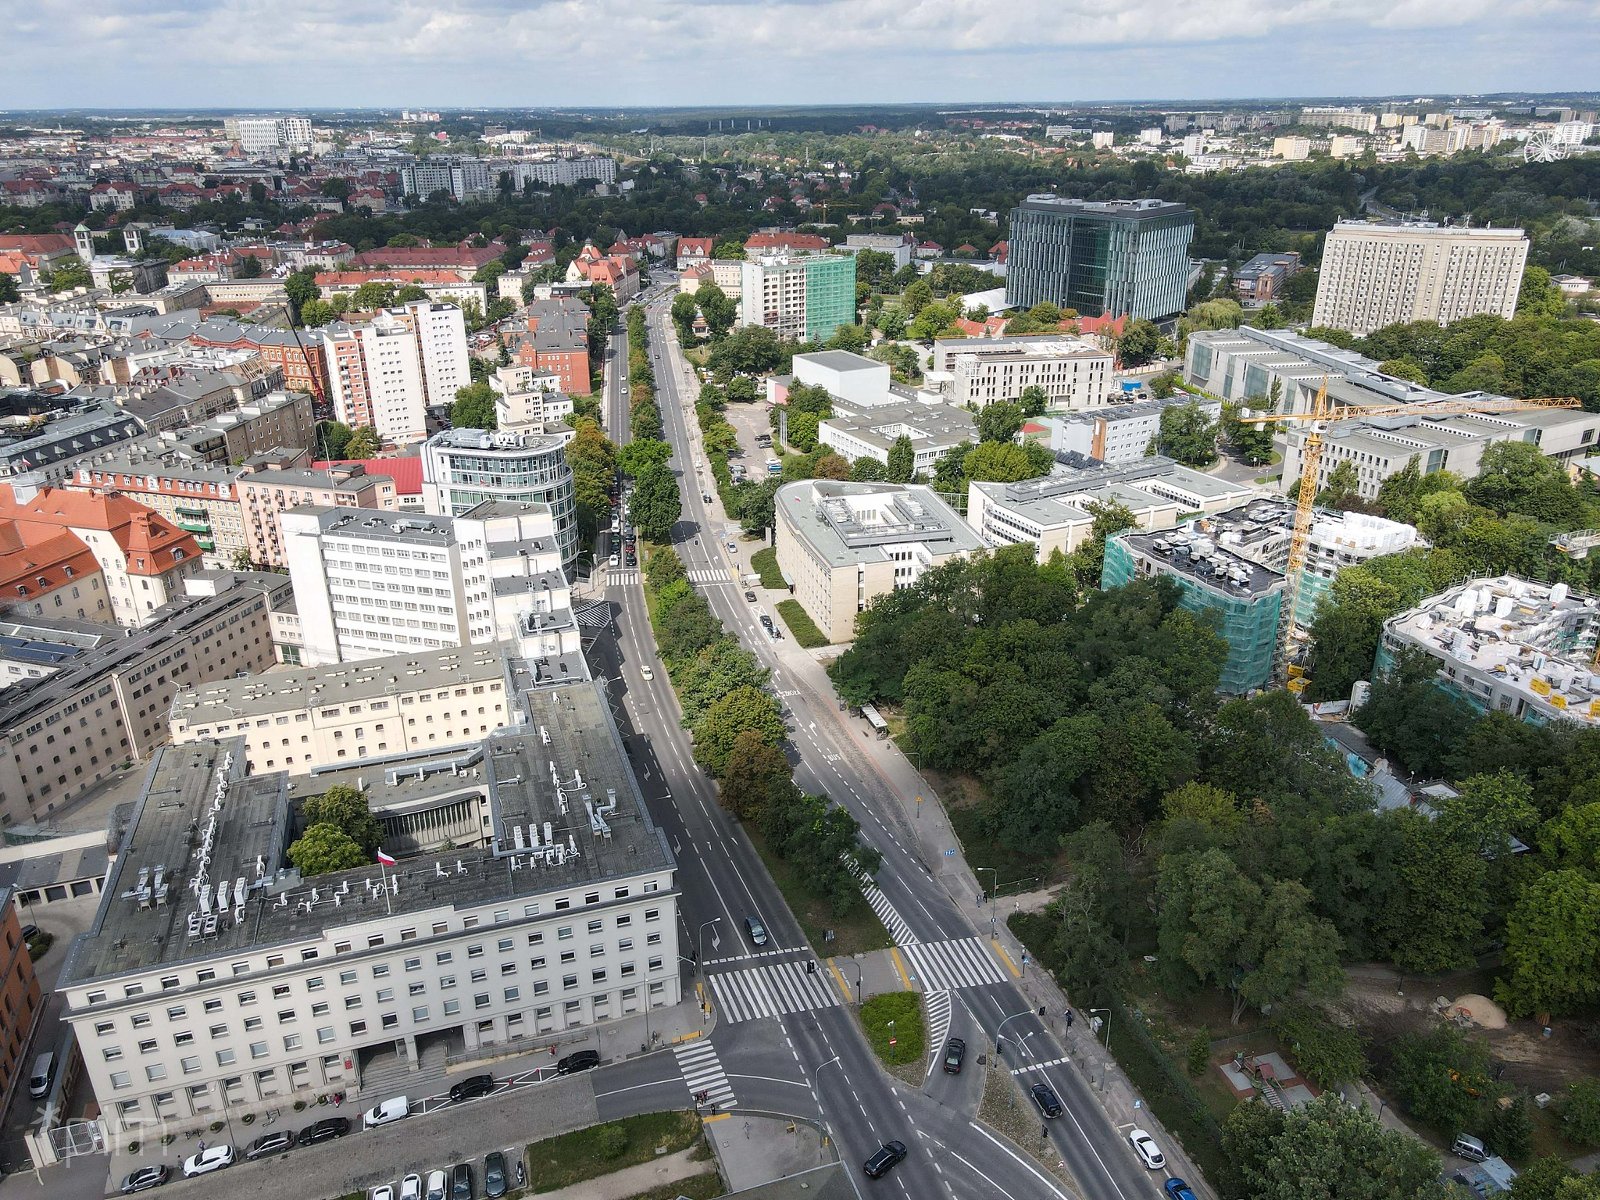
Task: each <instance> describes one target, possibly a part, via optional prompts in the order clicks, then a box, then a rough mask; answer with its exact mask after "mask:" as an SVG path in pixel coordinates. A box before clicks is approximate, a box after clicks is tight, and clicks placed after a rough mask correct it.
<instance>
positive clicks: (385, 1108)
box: [365, 1096, 411, 1129]
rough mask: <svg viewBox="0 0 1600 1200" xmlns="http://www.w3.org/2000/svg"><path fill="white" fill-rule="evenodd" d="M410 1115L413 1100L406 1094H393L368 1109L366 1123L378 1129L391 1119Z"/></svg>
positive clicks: (369, 1127)
mask: <svg viewBox="0 0 1600 1200" xmlns="http://www.w3.org/2000/svg"><path fill="white" fill-rule="evenodd" d="M410 1115H411V1101H410V1100H408V1099H406V1098H405V1097H404V1096H392V1097H390V1098H389V1099H388V1100H385V1101H384V1102H383V1103H382V1104H378V1105H375V1106H374V1107H372V1108H369V1109H368V1110H367V1113H366V1121H365V1124H366V1127H367V1128H368V1129H376V1128H377V1127H378V1126H379V1125H387V1124H389V1122H390V1121H398V1120H400V1118H402V1117H407V1116H410Z"/></svg>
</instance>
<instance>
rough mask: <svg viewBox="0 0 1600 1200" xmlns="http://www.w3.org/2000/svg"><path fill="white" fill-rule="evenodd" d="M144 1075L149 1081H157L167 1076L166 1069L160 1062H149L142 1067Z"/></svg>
mask: <svg viewBox="0 0 1600 1200" xmlns="http://www.w3.org/2000/svg"><path fill="white" fill-rule="evenodd" d="M144 1077H145V1078H146V1079H147V1080H149V1081H150V1082H151V1083H159V1082H160V1081H161V1080H163V1079H165V1078H166V1077H167V1069H166V1067H164V1066H162V1065H161V1064H160V1063H151V1064H150V1065H149V1066H148V1067H146V1068H145V1069H144Z"/></svg>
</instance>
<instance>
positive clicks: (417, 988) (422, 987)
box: [406, 983, 428, 996]
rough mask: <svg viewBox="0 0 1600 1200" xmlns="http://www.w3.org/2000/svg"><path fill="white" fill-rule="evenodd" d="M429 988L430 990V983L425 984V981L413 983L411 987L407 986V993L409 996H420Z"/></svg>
mask: <svg viewBox="0 0 1600 1200" xmlns="http://www.w3.org/2000/svg"><path fill="white" fill-rule="evenodd" d="M427 990H428V985H427V984H425V983H413V984H411V985H410V986H409V987H407V988H406V995H408V996H420V995H422V993H423V992H425V991H427Z"/></svg>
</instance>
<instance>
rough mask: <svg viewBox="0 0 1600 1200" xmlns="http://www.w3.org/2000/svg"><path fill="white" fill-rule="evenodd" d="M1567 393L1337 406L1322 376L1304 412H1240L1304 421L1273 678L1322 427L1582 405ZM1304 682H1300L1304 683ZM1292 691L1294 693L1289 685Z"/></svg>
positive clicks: (1291, 622) (1251, 420)
mask: <svg viewBox="0 0 1600 1200" xmlns="http://www.w3.org/2000/svg"><path fill="white" fill-rule="evenodd" d="M1581 407H1582V404H1581V403H1580V402H1579V401H1578V400H1577V399H1575V398H1573V397H1571V396H1544V397H1539V398H1537V399H1533V400H1513V399H1510V398H1508V397H1504V396H1476V397H1471V398H1459V399H1454V400H1423V401H1418V402H1415V403H1411V404H1382V405H1376V406H1374V407H1371V408H1353V407H1352V408H1346V407H1343V406H1335V405H1334V404H1332V403H1330V402H1329V400H1328V381H1327V380H1326V379H1324V380H1323V381H1322V386H1321V387H1320V388H1318V389H1317V395H1316V398H1315V399H1313V400H1312V402H1311V407H1310V408H1309V409H1308V410H1307V411H1305V412H1297V413H1268V412H1253V411H1252V410H1250V409H1248V408H1243V409H1240V410H1239V420H1240V421H1243V422H1246V423H1248V424H1250V425H1251V426H1253V427H1254V428H1256V429H1260V428H1262V427H1264V426H1266V425H1269V424H1277V425H1289V424H1307V425H1309V426H1310V427H1311V428H1310V430H1309V431H1308V432H1307V433H1306V443H1305V446H1304V448H1303V450H1302V451H1301V455H1302V457H1301V465H1300V493H1299V495H1298V497H1297V498H1296V502H1295V509H1294V533H1293V535H1292V536H1291V537H1290V539H1289V561H1288V564H1287V565H1286V566H1285V567H1284V590H1283V609H1282V614H1281V616H1280V618H1279V620H1278V651H1277V656H1276V658H1275V659H1274V662H1273V677H1274V679H1275V680H1277V681H1278V682H1279V683H1282V682H1284V681H1285V679H1286V678H1287V676H1288V671H1289V655H1290V652H1291V651H1292V650H1293V649H1294V638H1295V634H1296V633H1297V632H1298V631H1297V629H1296V627H1295V617H1294V614H1295V603H1296V601H1297V600H1298V599H1299V596H1300V579H1301V575H1302V574H1303V571H1304V568H1305V565H1306V546H1307V544H1308V543H1309V542H1310V540H1311V517H1312V513H1313V510H1314V507H1315V505H1314V502H1315V500H1316V496H1317V470H1318V468H1319V467H1320V466H1321V464H1322V435H1323V431H1324V430H1325V429H1326V428H1327V427H1328V426H1329V425H1332V424H1335V423H1337V422H1339V421H1363V420H1369V419H1371V418H1375V417H1410V416H1450V415H1454V414H1458V413H1513V412H1527V411H1529V410H1532V409H1544V408H1581ZM1302 686H1304V684H1303V681H1302ZM1290 687H1291V690H1295V691H1298V690H1299V689H1298V688H1294V687H1293V684H1292V683H1291V684H1290Z"/></svg>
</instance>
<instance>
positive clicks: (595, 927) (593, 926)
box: [589, 920, 601, 933]
mask: <svg viewBox="0 0 1600 1200" xmlns="http://www.w3.org/2000/svg"><path fill="white" fill-rule="evenodd" d="M600 926H601V922H600V921H598V920H595V921H590V922H589V932H590V933H599V932H600Z"/></svg>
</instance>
